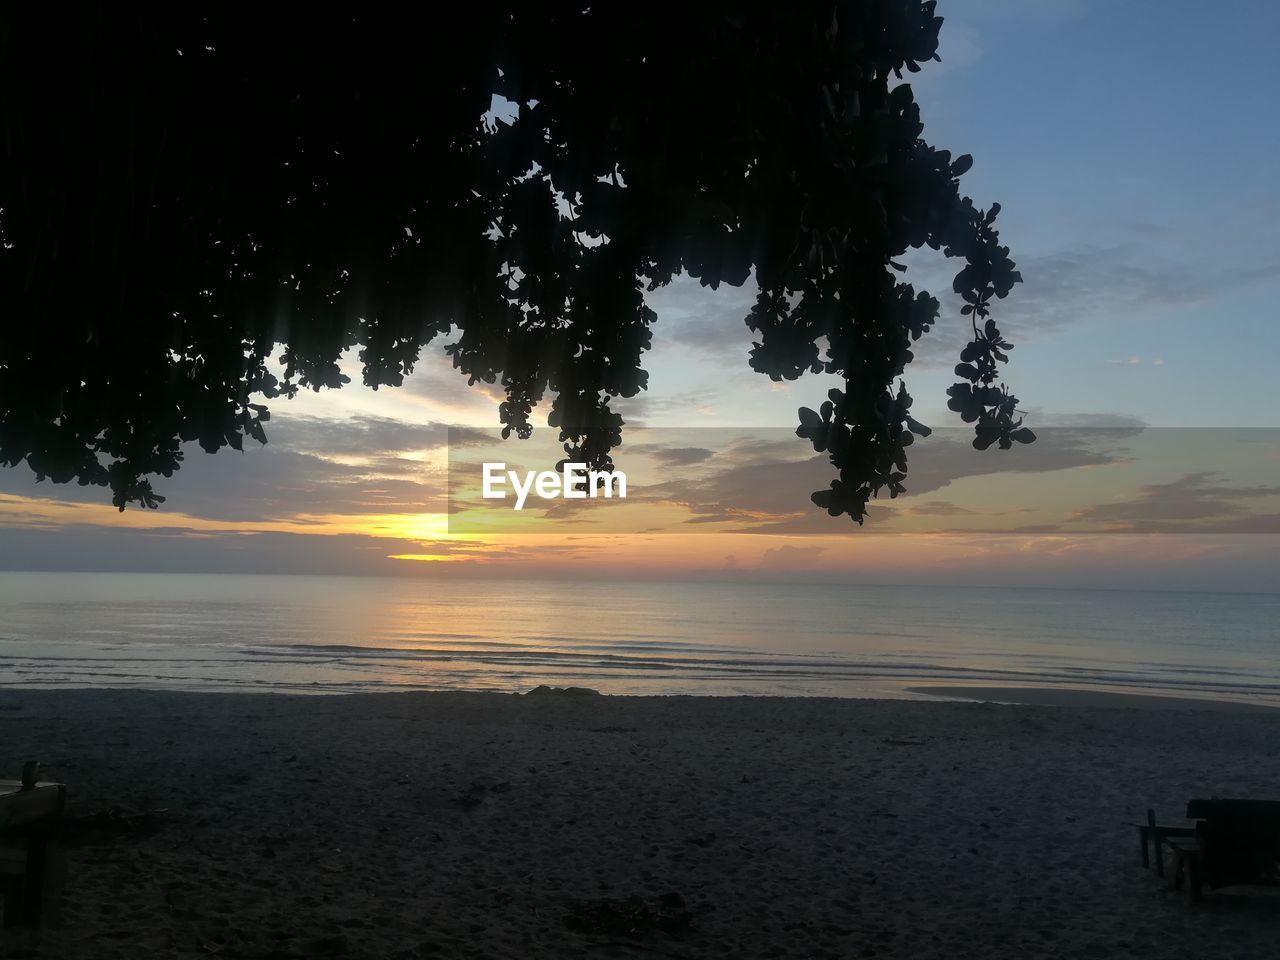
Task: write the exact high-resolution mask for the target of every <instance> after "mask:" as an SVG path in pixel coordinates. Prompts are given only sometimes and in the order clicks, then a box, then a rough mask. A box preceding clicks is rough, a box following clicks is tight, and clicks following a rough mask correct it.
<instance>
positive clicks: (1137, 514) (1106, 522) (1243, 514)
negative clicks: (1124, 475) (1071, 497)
mask: <svg viewBox="0 0 1280 960" xmlns="http://www.w3.org/2000/svg"><path fill="white" fill-rule="evenodd" d="M1269 497H1280V486H1265V485H1263V486H1250V487H1237V486H1229V485H1227V484H1226V483H1224V482H1223V477H1222V476H1221V475H1220V474H1217V473H1213V472H1211V471H1200V472H1196V473H1188V474H1184V475H1183V476H1181V477H1179V478H1178V479H1177V480H1173V481H1170V482H1169V483H1152V484H1146V485H1144V486H1142V487H1139V488H1138V492H1137V495H1136V496H1134V497H1132V498H1130V499H1127V500H1122V501H1119V502H1113V503H1099V504H1093V505H1091V506H1088V507H1084V508H1081V509H1079V510H1076V511H1074V512H1073V513H1072V514H1071V516H1070V518H1069V522H1071V523H1074V524H1081V523H1099V524H1102V525H1103V526H1104V527H1105V528H1107V529H1113V530H1124V531H1126V532H1179V531H1181V532H1188V531H1194V530H1212V531H1213V532H1233V533H1276V532H1280V515H1277V514H1276V513H1273V512H1268V511H1266V510H1265V509H1263V510H1259V509H1258V506H1259V505H1258V504H1256V503H1254V501H1257V500H1258V499H1260V498H1269ZM1251 507H1252V509H1251Z"/></svg>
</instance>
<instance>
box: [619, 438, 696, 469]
mask: <svg viewBox="0 0 1280 960" xmlns="http://www.w3.org/2000/svg"><path fill="white" fill-rule="evenodd" d="M628 452H629V453H640V454H647V455H648V456H649V457H651V458H652V459H654V460H656V461H657V462H658V463H659V464H661V465H662V466H664V467H687V466H691V465H693V464H695V463H703V462H705V461H707V460H710V459H711V458H712V457H714V456H715V454H714V453H713V452H712V451H711V450H708V449H707V448H706V447H664V446H662V445H660V444H653V443H645V444H640V445H638V446H633V447H630V448H629V450H628Z"/></svg>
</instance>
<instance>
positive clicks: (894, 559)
mask: <svg viewBox="0 0 1280 960" xmlns="http://www.w3.org/2000/svg"><path fill="white" fill-rule="evenodd" d="M939 8H940V9H939V12H940V13H941V14H942V15H943V16H945V17H946V23H945V25H944V27H943V32H942V48H941V54H942V57H943V62H942V63H940V64H932V65H930V66H929V67H926V69H925V72H924V73H923V74H921V75H919V76H918V77H917V78H914V79H915V82H914V84H913V86H914V87H915V89H916V93H917V97H918V98H919V99H920V101H921V103H922V108H923V111H924V118H925V130H926V134H925V136H926V137H927V138H928V139H929V140H930V142H931V143H933V144H934V145H935V146H938V147H942V148H947V149H950V150H952V151H953V152H954V153H971V154H972V155H973V156H974V158H975V165H974V167H973V169H972V171H971V172H970V173H969V174H967V175H966V177H965V180H964V188H965V192H966V193H968V194H969V195H970V196H972V197H973V198H974V200H975V201H976V202H977V203H978V205H979V206H986V205H988V204H989V203H990V202H991V201H995V200H998V201H999V202H1000V203H1001V204H1002V206H1003V210H1004V212H1003V213H1002V215H1001V233H1002V239H1003V240H1004V242H1006V243H1008V244H1009V246H1010V248H1011V250H1012V254H1013V257H1014V259H1015V260H1016V261H1017V262H1018V266H1019V269H1020V270H1021V272H1022V275H1023V277H1024V278H1025V281H1026V282H1025V283H1024V284H1023V285H1021V286H1019V287H1017V288H1015V290H1014V293H1013V294H1012V296H1011V297H1010V298H1009V299H1008V300H1007V301H1005V302H1002V303H1001V304H999V305H998V309H997V312H996V317H997V320H998V321H999V322H1000V324H1001V328H1002V329H1003V330H1004V331H1005V334H1006V336H1007V337H1009V338H1010V339H1011V340H1013V342H1014V343H1015V345H1016V349H1015V350H1014V352H1013V355H1012V362H1011V364H1010V366H1009V368H1008V380H1009V382H1010V384H1011V389H1012V390H1013V391H1014V392H1015V393H1017V394H1018V396H1019V397H1021V398H1022V399H1023V407H1024V409H1025V410H1026V411H1027V415H1028V423H1029V424H1030V425H1031V426H1032V427H1033V428H1035V429H1036V430H1037V431H1038V432H1039V433H1040V434H1041V437H1040V440H1039V441H1038V442H1037V444H1035V445H1034V446H1033V447H1029V448H1021V449H1017V450H1014V451H1010V452H1007V453H1005V452H1001V451H998V450H991V451H987V452H986V453H984V454H977V453H975V452H973V451H971V450H968V449H967V447H966V444H965V442H964V439H963V435H962V434H960V433H959V432H957V431H951V430H945V429H944V430H943V431H941V432H940V433H939V435H938V436H936V437H934V438H931V439H930V440H928V441H924V442H923V443H922V444H921V445H920V446H918V447H916V448H915V451H916V452H915V453H914V454H913V460H912V471H911V474H910V477H909V479H908V482H907V487H908V496H907V497H906V498H905V499H903V500H900V501H899V502H898V503H897V504H894V505H893V506H892V509H890V508H889V506H888V505H886V506H885V507H883V508H882V509H881V510H879V511H878V512H877V513H876V514H875V515H873V519H872V520H871V521H870V522H869V523H868V525H867V526H865V527H863V528H858V527H856V526H854V525H853V524H851V523H850V522H849V520H848V518H840V519H838V520H835V519H831V518H828V517H826V516H825V515H824V514H822V513H821V512H820V511H817V509H816V508H814V507H813V506H812V505H811V504H810V503H809V502H808V495H809V493H810V492H811V491H812V490H815V489H817V488H818V487H819V486H825V484H826V482H827V480H828V479H829V476H830V472H829V469H828V468H827V467H826V466H825V465H824V464H822V463H821V462H818V463H815V462H813V460H812V451H811V450H810V449H809V448H808V447H807V445H806V443H805V442H804V441H803V440H800V439H798V438H796V437H794V436H793V435H792V434H791V431H792V430H793V429H794V426H795V423H796V408H797V407H798V406H800V405H802V404H803V405H807V406H812V407H816V406H818V405H819V404H820V403H821V401H822V400H823V399H824V398H825V394H826V390H827V389H828V387H829V386H831V385H832V384H830V383H827V382H825V381H824V380H823V379H822V378H820V377H810V378H806V379H803V380H800V381H798V382H795V383H787V384H774V383H771V382H770V381H769V380H768V379H767V378H765V377H762V376H759V375H757V374H754V373H752V372H751V370H750V369H749V368H748V367H747V364H746V355H747V351H748V350H749V349H750V346H751V334H750V331H749V330H748V329H747V328H746V326H745V325H744V324H743V317H744V316H745V314H746V312H747V309H748V307H749V305H750V303H751V301H752V300H753V298H754V293H753V291H752V289H751V282H750V281H748V284H747V285H746V287H744V288H742V289H724V288H722V289H720V290H719V291H716V292H712V291H711V290H709V289H705V288H700V287H699V286H698V285H697V284H696V282H690V281H687V280H682V281H678V282H676V283H674V284H672V285H671V286H670V287H669V288H667V289H664V290H661V291H658V292H657V293H655V294H652V295H651V300H650V303H651V306H652V307H653V308H654V309H655V310H656V311H657V314H658V323H657V326H656V328H655V346H654V349H653V351H652V352H651V353H650V355H649V356H648V358H647V361H646V367H647V369H648V370H649V372H650V376H651V379H650V387H649V390H648V391H647V393H644V394H642V395H641V396H640V397H638V398H636V399H634V400H631V401H623V402H620V403H618V404H617V405H616V406H617V408H618V409H620V410H621V411H622V412H623V414H624V416H625V417H626V418H627V421H628V424H630V425H634V426H643V427H645V428H647V429H646V430H645V431H643V432H637V433H636V434H634V435H632V434H630V433H624V446H623V448H622V449H621V450H620V451H619V452H618V461H619V465H620V466H621V467H623V468H624V469H627V470H628V472H629V473H630V472H631V471H635V475H636V476H637V477H638V478H640V480H639V481H638V485H637V486H635V487H633V488H632V490H630V491H629V494H630V496H631V498H632V499H631V502H630V503H629V504H627V505H626V508H627V509H626V511H616V510H614V512H613V514H611V518H610V520H609V522H608V523H605V524H603V525H602V524H601V523H596V522H588V519H587V518H588V516H589V515H592V516H594V517H595V518H596V519H599V518H600V517H601V516H603V514H600V513H598V512H597V511H596V509H595V508H590V509H589V510H588V511H586V512H583V513H579V514H574V515H571V516H570V522H569V523H566V522H565V521H564V520H563V519H562V520H559V521H556V520H554V519H552V518H547V517H545V516H543V515H542V513H541V512H537V511H535V512H534V514H533V515H531V518H530V520H529V521H528V522H526V524H525V527H524V528H520V529H519V531H518V532H517V528H515V527H511V526H510V525H509V524H507V525H505V526H504V525H499V526H498V527H497V528H494V531H493V532H478V531H479V530H481V529H483V527H482V526H477V525H476V524H474V523H473V524H470V525H468V524H466V523H464V522H461V520H460V519H459V518H460V517H461V518H465V516H466V511H465V510H464V509H463V508H462V507H460V506H459V505H458V504H457V503H456V502H455V504H454V507H455V510H457V511H459V512H458V513H455V519H454V524H453V529H452V531H451V530H450V524H449V515H448V513H447V512H446V496H447V491H448V479H449V478H448V470H447V464H448V459H449V456H450V451H449V449H448V443H447V441H448V427H449V426H450V425H460V426H467V427H472V428H477V429H479V428H486V429H488V428H492V427H494V426H495V424H496V423H497V411H496V405H497V402H498V400H499V391H498V390H497V388H480V387H476V388H471V387H468V386H467V385H466V383H465V381H463V380H462V379H461V378H460V377H458V376H457V375H456V374H455V373H454V372H453V371H452V369H451V368H450V367H449V364H448V363H447V361H446V360H445V358H444V357H443V356H442V354H441V350H440V347H441V346H443V343H444V342H447V341H443V340H442V341H437V343H436V344H434V345H433V347H432V348H431V349H430V350H429V351H428V353H427V354H426V355H425V356H424V358H423V361H422V363H421V364H420V365H419V368H418V370H417V372H416V373H415V374H414V376H413V377H412V378H411V379H410V380H409V381H408V382H407V383H406V385H405V386H404V387H403V388H400V389H398V390H388V389H384V390H382V391H379V392H377V393H374V392H371V391H368V390H366V389H364V388H363V387H360V386H359V380H360V377H359V374H358V373H357V372H356V371H355V365H354V362H352V368H351V370H349V371H348V372H349V373H351V374H353V380H354V381H355V383H354V385H351V386H348V387H347V388H346V389H343V390H341V391H334V392H327V393H323V394H318V395H317V394H307V395H304V396H300V397H298V398H297V399H295V400H293V401H289V402H285V401H280V402H277V403H276V404H275V405H274V406H273V409H272V412H273V419H272V422H271V429H270V430H269V437H270V441H271V442H270V443H269V444H268V445H267V446H266V447H265V448H261V449H253V450H246V452H245V453H244V454H243V455H242V454H237V453H235V452H233V451H231V450H224V451H223V452H222V453H220V454H218V455H216V456H208V455H206V454H204V453H202V452H200V451H199V449H198V448H196V447H194V446H193V447H192V448H191V449H190V450H189V451H188V454H187V462H186V466H185V467H184V468H183V470H182V471H181V472H180V473H179V474H178V475H177V476H175V477H174V478H172V479H170V480H165V479H163V478H162V479H160V480H158V481H157V482H156V487H157V489H158V490H159V492H161V493H162V494H164V495H166V496H167V497H168V498H169V499H168V502H167V503H166V504H165V505H164V506H163V507H162V508H161V509H160V510H159V511H143V510H140V509H134V508H131V509H130V510H128V511H127V512H125V513H123V514H120V513H117V512H116V511H115V510H114V508H112V507H111V506H110V502H109V496H108V495H107V494H106V492H105V491H104V490H102V489H100V488H81V487H75V486H54V485H51V484H48V483H45V484H39V485H37V484H36V483H34V482H33V479H32V476H31V474H30V471H29V470H28V469H27V468H26V467H25V466H21V467H18V468H15V469H8V470H0V567H3V568H5V569H37V570H49V569H63V570H104V569H112V570H160V571H163V570H184V571H238V572H253V571H262V572H294V573H352V574H393V575H394V574H400V575H422V574H427V575H440V574H449V575H454V574H459V573H462V574H468V575H479V574H490V575H505V576H511V575H514V576H590V577H643V578H658V579H662V578H680V579H683V578H706V579H806V580H821V581H831V582H893V583H904V582H920V583H974V584H987V585H1023V584H1027V585H1031V584H1034V585H1055V586H1120V587H1141V588H1147V587H1150V588H1157V589H1165V588H1168V589H1187V588H1203V589H1215V590H1217V589H1226V590H1280V561H1278V560H1277V557H1278V556H1280V549H1277V548H1278V546H1280V429H1277V428H1280V413H1278V412H1277V411H1278V410H1280V403H1278V402H1277V401H1280V386H1277V377H1276V372H1275V364H1276V360H1277V358H1278V357H1280V326H1278V325H1277V322H1276V321H1277V319H1278V318H1277V316H1276V312H1277V308H1276V303H1277V301H1278V300H1280V256H1277V250H1278V249H1280V188H1277V187H1276V185H1275V180H1274V169H1275V158H1276V157H1277V156H1280V111H1278V110H1277V107H1276V105H1275V102H1274V95H1275V92H1276V91H1277V90H1278V89H1280V66H1278V64H1280V56H1278V55H1277V54H1280V50H1278V49H1277V44H1278V43H1280V41H1278V40H1277V37H1280V8H1277V7H1275V6H1274V5H1272V4H1270V3H1266V2H1245V0H1235V2H1227V3H1224V4H1220V5H1217V6H1214V7H1212V8H1210V7H1206V6H1204V5H1201V4H1192V3H1167V2H1165V3H1156V2H1132V3H1125V4H1114V3H1102V2H1100V0H943V2H941V3H940V4H939ZM910 265H911V269H910V272H909V274H908V279H910V280H912V281H913V282H914V283H916V285H917V286H924V287H925V288H927V289H929V290H930V291H932V292H933V293H935V294H937V295H940V296H942V299H943V316H942V319H941V322H940V323H939V325H938V326H937V327H936V328H935V329H934V331H933V332H932V333H931V334H930V335H929V336H928V338H927V339H926V340H925V341H923V342H922V344H921V346H920V349H918V350H917V361H916V362H915V363H914V364H913V365H912V366H911V368H910V369H909V370H908V374H907V384H908V388H909V390H910V391H911V393H912V394H913V396H914V397H915V398H916V404H915V407H914V409H913V412H914V413H915V414H916V416H917V418H918V419H920V420H922V421H923V422H925V423H928V424H930V425H931V426H934V427H938V428H956V427H960V426H961V424H960V423H959V421H958V419H957V418H956V415H954V414H951V413H950V412H948V411H947V410H946V409H945V400H946V396H945V390H946V388H947V386H948V385H949V384H950V383H951V382H952V381H953V379H954V378H953V376H952V373H951V368H952V366H954V364H955V362H956V354H957V353H958V352H959V349H960V347H961V346H962V345H963V344H964V342H965V341H966V340H967V339H968V336H967V326H968V324H967V320H963V319H962V318H961V317H960V315H959V310H958V307H957V306H956V305H955V304H954V303H953V302H952V301H951V300H949V299H948V297H947V296H943V295H944V294H946V293H947V291H948V290H949V286H950V279H949V278H950V274H951V273H952V272H954V268H949V267H948V266H947V265H946V264H945V263H943V262H941V258H936V259H929V258H926V257H915V258H913V259H911V260H910ZM1144 426H1145V427H1151V428H1158V429H1148V430H1145V431H1144V430H1142V429H1141V428H1143V427H1144ZM1227 427H1229V428H1253V429H1251V430H1250V431H1247V432H1238V431H1237V432H1232V433H1222V432H1219V431H1215V430H1213V429H1207V428H1227ZM1189 428H1197V429H1189ZM476 443H477V444H479V441H478V440H477V441H476ZM507 447H508V448H509V452H507V453H505V454H504V455H503V457H504V459H507V460H509V461H511V462H512V463H516V462H520V461H522V460H526V459H529V458H530V456H531V454H530V449H529V448H526V449H524V450H521V449H519V448H518V447H517V441H514V440H513V441H510V442H509V443H508V445H507ZM477 449H483V450H486V451H490V452H493V451H497V452H499V453H501V452H502V451H503V450H504V448H503V447H489V446H478V447H477ZM474 452H475V451H472V453H467V452H466V451H463V450H459V449H457V448H456V446H455V449H453V451H452V456H453V459H454V461H455V468H457V465H458V463H462V462H470V461H471V460H472V459H474V457H473V455H472V454H473V453H474ZM488 458H489V457H488V454H486V459H488ZM537 459H539V458H537V457H535V458H534V460H537ZM529 465H530V466H537V467H550V466H551V465H552V464H551V463H534V462H531V463H529ZM455 480H456V476H455ZM476 482H477V484H478V472H477V473H476ZM456 489H457V485H456V483H455V492H456ZM614 506H616V505H610V506H609V508H608V509H609V510H613V508H614ZM562 516H563V515H562ZM504 522H505V521H504ZM526 531H527V532H526ZM1099 531H1108V532H1105V533H1103V532H1099Z"/></svg>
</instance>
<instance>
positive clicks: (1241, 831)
mask: <svg viewBox="0 0 1280 960" xmlns="http://www.w3.org/2000/svg"><path fill="white" fill-rule="evenodd" d="M1187 819H1188V820H1195V821H1197V822H1196V825H1195V828H1194V830H1193V831H1192V834H1191V836H1183V835H1178V836H1165V837H1164V838H1163V840H1162V844H1161V845H1162V847H1163V849H1164V850H1165V851H1167V852H1168V853H1169V855H1170V857H1171V859H1172V862H1173V871H1172V873H1171V875H1170V878H1169V879H1170V883H1171V885H1172V886H1180V887H1182V890H1183V892H1184V893H1185V895H1186V898H1187V902H1188V903H1195V902H1196V901H1198V900H1199V899H1200V898H1201V896H1202V892H1203V889H1204V888H1205V887H1206V886H1207V887H1208V888H1209V889H1211V890H1219V889H1222V888H1223V887H1234V886H1240V885H1250V886H1280V802H1277V801H1271V800H1219V799H1213V800H1203V799H1198V800H1192V801H1190V802H1189V803H1188V804H1187Z"/></svg>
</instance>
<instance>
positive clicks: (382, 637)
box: [0, 574, 1280, 705]
mask: <svg viewBox="0 0 1280 960" xmlns="http://www.w3.org/2000/svg"><path fill="white" fill-rule="evenodd" d="M539 683H550V684H577V685H585V686H590V687H595V688H596V689H599V690H601V691H604V692H611V693H704V694H738V693H748V694H792V695H834V696H900V695H903V694H902V691H903V689H904V688H905V687H908V686H910V685H912V684H920V683H930V684H935V683H944V684H945V683H956V684H963V683H970V684H993V683H994V684H1008V685H1015V686H1016V685H1046V684H1061V685H1066V686H1072V687H1082V688H1089V689H1103V690H1140V691H1145V692H1151V693H1160V694H1164V695H1170V694H1172V695H1186V696H1214V697H1217V698H1220V699H1232V700H1250V701H1259V702H1267V703H1271V704H1276V705H1280V596H1277V595H1266V594H1243V595H1242V594H1207V593H1199V594H1198V593H1183V594H1175V593H1143V592H1120V591H1083V590H1081V591H1076V590H1016V589H1008V590H992V589H986V590H972V589H959V588H955V589H952V588H917V587H910V588H908V587H871V586H868V587H838V586H820V585H819V586H811V585H786V586H783V585H777V586H773V585H762V584H658V583H648V584H618V583H588V584H581V583H558V582H548V581H500V582H482V581H466V580H450V581H422V580H390V579H362V578H344V577H280V576H246V577H237V576H186V575H136V574H128V575H124V574H122V575H114V574H0V685H4V686H14V685H19V686H28V685H29V686H45V687H48V686H113V687H124V686H138V687H164V688H169V689H264V690H283V691H291V692H345V691H369V690H405V689H472V690H477V689H478V690H527V689H529V688H531V687H533V686H535V685H537V684H539Z"/></svg>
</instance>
